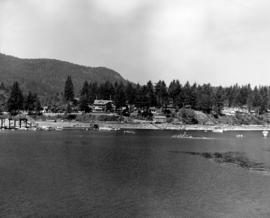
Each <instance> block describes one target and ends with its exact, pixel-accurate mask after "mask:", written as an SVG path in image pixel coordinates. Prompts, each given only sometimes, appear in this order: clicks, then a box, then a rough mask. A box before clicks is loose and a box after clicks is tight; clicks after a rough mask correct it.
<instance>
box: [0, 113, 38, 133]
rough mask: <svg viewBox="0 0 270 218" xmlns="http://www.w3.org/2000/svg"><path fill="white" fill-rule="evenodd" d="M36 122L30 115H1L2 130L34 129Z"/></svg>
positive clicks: (0, 127) (0, 124) (0, 126)
mask: <svg viewBox="0 0 270 218" xmlns="http://www.w3.org/2000/svg"><path fill="white" fill-rule="evenodd" d="M34 126H35V122H34V120H33V119H32V118H30V117H29V116H28V115H24V114H18V115H16V116H11V115H0V129H18V128H32V127H34Z"/></svg>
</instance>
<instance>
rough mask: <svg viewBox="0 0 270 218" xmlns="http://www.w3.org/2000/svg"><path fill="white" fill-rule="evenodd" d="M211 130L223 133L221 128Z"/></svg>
mask: <svg viewBox="0 0 270 218" xmlns="http://www.w3.org/2000/svg"><path fill="white" fill-rule="evenodd" d="M212 132H216V133H223V129H213V130H212Z"/></svg>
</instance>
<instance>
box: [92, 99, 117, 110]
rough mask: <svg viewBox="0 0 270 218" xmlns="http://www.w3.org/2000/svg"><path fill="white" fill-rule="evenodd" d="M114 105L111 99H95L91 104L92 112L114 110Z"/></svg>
mask: <svg viewBox="0 0 270 218" xmlns="http://www.w3.org/2000/svg"><path fill="white" fill-rule="evenodd" d="M114 110H115V105H114V104H113V101H112V100H98V99H96V100H95V101H94V104H93V112H107V111H111V112H112V111H114Z"/></svg>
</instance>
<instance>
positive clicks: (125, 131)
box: [124, 130, 136, 134]
mask: <svg viewBox="0 0 270 218" xmlns="http://www.w3.org/2000/svg"><path fill="white" fill-rule="evenodd" d="M135 133H136V132H135V131H132V130H124V134H135Z"/></svg>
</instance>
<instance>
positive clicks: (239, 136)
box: [236, 134, 244, 138]
mask: <svg viewBox="0 0 270 218" xmlns="http://www.w3.org/2000/svg"><path fill="white" fill-rule="evenodd" d="M243 137H244V135H243V134H237V135H236V138H243Z"/></svg>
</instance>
